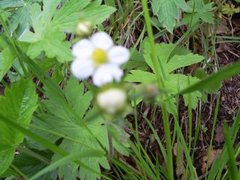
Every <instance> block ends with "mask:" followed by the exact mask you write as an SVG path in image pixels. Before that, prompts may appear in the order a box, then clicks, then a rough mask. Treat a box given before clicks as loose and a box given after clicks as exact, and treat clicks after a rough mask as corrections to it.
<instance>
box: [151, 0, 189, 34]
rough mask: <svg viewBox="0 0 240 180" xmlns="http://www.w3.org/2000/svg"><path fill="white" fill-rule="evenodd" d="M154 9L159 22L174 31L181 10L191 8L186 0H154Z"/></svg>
mask: <svg viewBox="0 0 240 180" xmlns="http://www.w3.org/2000/svg"><path fill="white" fill-rule="evenodd" d="M152 9H153V13H154V14H155V15H157V17H158V20H159V22H160V23H161V24H162V26H163V27H165V28H166V29H167V30H168V31H169V32H172V31H173V29H174V27H175V26H176V23H177V20H178V19H179V17H180V13H181V10H184V11H190V10H191V8H190V7H189V6H188V4H187V3H186V2H185V0H153V1H152Z"/></svg>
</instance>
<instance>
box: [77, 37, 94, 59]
mask: <svg viewBox="0 0 240 180" xmlns="http://www.w3.org/2000/svg"><path fill="white" fill-rule="evenodd" d="M93 50H94V46H93V44H92V42H91V41H89V40H87V39H82V40H81V41H79V42H78V43H76V44H74V45H73V47H72V53H73V55H74V56H75V57H77V58H78V59H80V60H82V59H83V60H86V59H88V58H89V57H90V56H91V54H92V52H93Z"/></svg>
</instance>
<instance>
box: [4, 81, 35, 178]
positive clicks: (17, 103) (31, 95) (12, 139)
mask: <svg viewBox="0 0 240 180" xmlns="http://www.w3.org/2000/svg"><path fill="white" fill-rule="evenodd" d="M36 108H37V94H36V92H35V86H34V84H33V83H32V81H31V80H23V79H22V80H20V81H18V82H17V83H16V84H13V85H12V86H11V87H10V88H6V90H5V96H1V97H0V114H1V116H3V117H8V118H9V119H11V120H13V121H15V122H16V123H17V124H19V125H21V126H22V127H25V128H28V126H29V123H30V121H31V117H32V114H33V112H34V111H35V109H36ZM0 132H1V134H0V142H3V143H4V144H5V145H10V146H11V148H9V149H7V150H5V151H1V152H0V162H1V163H0V174H2V173H3V172H4V171H5V170H6V169H7V168H8V167H9V166H10V164H11V162H12V160H13V157H14V154H15V148H16V147H17V146H18V145H19V144H20V143H21V142H22V141H23V139H24V135H23V134H21V133H19V132H18V131H17V130H15V129H12V127H10V126H8V124H5V123H3V122H2V121H1V122H0ZM2 162H4V163H2Z"/></svg>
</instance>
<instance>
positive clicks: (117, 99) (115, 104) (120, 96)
mask: <svg viewBox="0 0 240 180" xmlns="http://www.w3.org/2000/svg"><path fill="white" fill-rule="evenodd" d="M96 101H97V104H98V106H99V107H100V109H102V110H103V111H104V112H105V113H107V114H110V115H114V114H116V113H118V112H121V111H123V110H124V108H125V106H126V103H127V94H126V92H125V91H124V90H123V89H120V88H110V89H107V90H105V91H102V92H100V93H99V94H98V95H97V98H96Z"/></svg>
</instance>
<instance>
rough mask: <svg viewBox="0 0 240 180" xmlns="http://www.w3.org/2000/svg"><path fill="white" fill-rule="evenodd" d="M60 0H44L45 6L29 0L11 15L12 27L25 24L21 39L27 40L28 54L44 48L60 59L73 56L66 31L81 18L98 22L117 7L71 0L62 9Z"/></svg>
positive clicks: (70, 58) (36, 53) (47, 52)
mask: <svg viewBox="0 0 240 180" xmlns="http://www.w3.org/2000/svg"><path fill="white" fill-rule="evenodd" d="M60 2H61V1H60V0H55V1H48V0H43V6H41V5H40V4H39V3H32V2H31V1H30V2H26V6H23V7H22V8H24V9H21V8H19V9H18V11H17V12H15V13H16V14H15V16H13V17H12V18H13V21H12V23H10V27H12V28H11V29H12V30H14V29H16V27H17V26H18V25H19V26H20V28H21V29H23V28H25V29H24V30H23V31H22V33H21V34H20V35H19V38H18V39H19V41H21V42H25V43H28V46H27V54H28V55H29V56H30V57H31V58H32V59H33V58H36V57H37V56H38V55H40V54H41V53H42V52H44V53H45V54H46V56H47V57H49V58H57V60H58V61H60V62H64V61H70V60H72V55H71V51H70V43H69V42H67V41H65V39H66V34H65V32H74V31H75V28H76V25H77V23H78V22H79V20H80V19H88V20H91V21H93V22H94V24H99V23H101V22H102V21H103V20H105V19H106V18H107V17H108V16H109V15H110V14H111V13H112V12H114V8H112V7H108V6H104V5H100V3H101V2H100V1H95V2H93V3H91V4H90V0H85V1H79V0H70V1H67V2H66V3H64V4H63V6H62V7H61V8H60V9H59V8H58V7H59V5H60ZM17 16H18V18H17ZM26 17H28V18H29V19H28V18H26ZM27 19H28V20H27Z"/></svg>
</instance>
